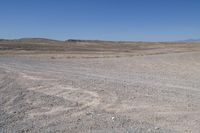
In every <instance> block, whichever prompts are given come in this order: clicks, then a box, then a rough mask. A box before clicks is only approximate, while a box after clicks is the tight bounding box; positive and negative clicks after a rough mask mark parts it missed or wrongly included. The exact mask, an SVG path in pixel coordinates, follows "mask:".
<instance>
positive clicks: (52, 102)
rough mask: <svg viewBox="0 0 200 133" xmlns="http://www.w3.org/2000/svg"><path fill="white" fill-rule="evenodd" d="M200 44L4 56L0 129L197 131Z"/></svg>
mask: <svg viewBox="0 0 200 133" xmlns="http://www.w3.org/2000/svg"><path fill="white" fill-rule="evenodd" d="M199 79H200V52H198V51H196V52H195V51H191V52H178V53H177V52H173V53H170V54H169V53H168V54H153V55H148V54H146V55H143V56H122V57H121V56H120V57H116V56H113V57H111V58H46V57H44V58H33V57H31V58H30V57H29V56H1V57H0V133H1V132H2V133H4V132H5V133H12V132H33V133H34V132H81V133H83V132H92V133H93V132H94V133H101V132H113V133H116V132H119V133H123V132H124V133H146V132H149V133H176V132H177V133H199V131H200V82H199Z"/></svg>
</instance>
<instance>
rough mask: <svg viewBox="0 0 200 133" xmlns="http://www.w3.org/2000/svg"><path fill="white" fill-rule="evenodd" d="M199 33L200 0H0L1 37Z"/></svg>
mask: <svg viewBox="0 0 200 133" xmlns="http://www.w3.org/2000/svg"><path fill="white" fill-rule="evenodd" d="M26 37H33V38H38V37H39V38H51V39H58V40H67V39H91V40H116V41H119V40H121V41H176V40H185V39H195V38H200V0H0V38H4V39H17V38H26Z"/></svg>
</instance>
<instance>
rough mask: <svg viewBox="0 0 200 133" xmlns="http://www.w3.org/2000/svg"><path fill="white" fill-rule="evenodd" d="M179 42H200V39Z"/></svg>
mask: <svg viewBox="0 0 200 133" xmlns="http://www.w3.org/2000/svg"><path fill="white" fill-rule="evenodd" d="M177 42H200V39H187V40H180V41H177Z"/></svg>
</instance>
